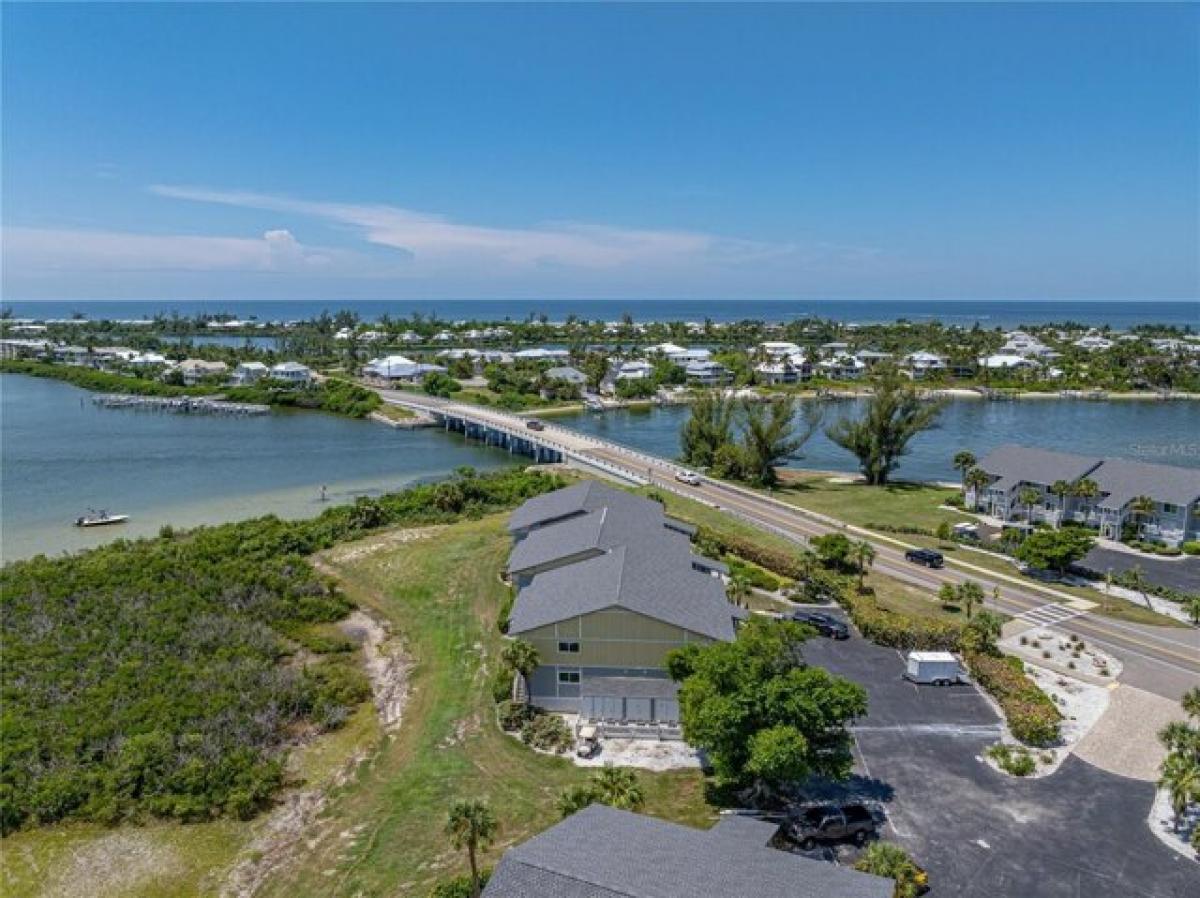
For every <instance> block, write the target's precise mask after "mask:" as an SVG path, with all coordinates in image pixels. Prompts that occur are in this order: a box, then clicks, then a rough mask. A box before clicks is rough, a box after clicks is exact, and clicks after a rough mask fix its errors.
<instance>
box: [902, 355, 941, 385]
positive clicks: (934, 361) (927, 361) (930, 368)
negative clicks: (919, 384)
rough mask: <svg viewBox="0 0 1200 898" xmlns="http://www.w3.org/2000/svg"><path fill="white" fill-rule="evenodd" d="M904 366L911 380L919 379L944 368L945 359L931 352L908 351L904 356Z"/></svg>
mask: <svg viewBox="0 0 1200 898" xmlns="http://www.w3.org/2000/svg"><path fill="white" fill-rule="evenodd" d="M904 367H905V368H906V369H907V370H908V372H909V373H910V374H911V375H912V377H913V380H920V379H921V378H923V377H928V376H929V375H930V374H937V373H939V372H941V371H945V370H946V359H945V357H943V356H940V355H938V354H937V353H933V352H923V351H922V352H910V353H909V354H908V355H906V356H905V357H904Z"/></svg>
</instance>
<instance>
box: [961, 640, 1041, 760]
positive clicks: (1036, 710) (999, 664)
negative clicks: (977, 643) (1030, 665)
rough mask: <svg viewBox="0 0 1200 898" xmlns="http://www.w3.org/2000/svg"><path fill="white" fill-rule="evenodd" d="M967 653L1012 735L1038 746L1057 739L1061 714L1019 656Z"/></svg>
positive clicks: (973, 673) (975, 674) (977, 678)
mask: <svg viewBox="0 0 1200 898" xmlns="http://www.w3.org/2000/svg"><path fill="white" fill-rule="evenodd" d="M964 657H965V659H966V662H967V668H968V669H969V670H970V671H971V676H973V677H974V678H975V682H976V683H978V684H979V685H980V686H982V687H983V688H984V689H985V690H987V692H988V694H989V695H991V696H992V698H994V699H995V700H996V701H997V702H998V703H999V704H1000V708H1001V709H1002V710H1003V711H1004V717H1005V719H1006V720H1007V721H1008V728H1009V730H1011V731H1012V734H1013V736H1015V737H1016V738H1017V739H1019V740H1020V741H1022V742H1024V743H1025V744H1026V745H1032V746H1035V747H1037V748H1044V747H1046V746H1049V745H1053V744H1054V743H1056V742H1057V741H1058V739H1059V724H1060V722H1061V721H1062V714H1060V713H1059V710H1058V708H1057V707H1056V706H1055V704H1054V702H1053V701H1052V700H1051V699H1050V697H1049V696H1048V695H1046V693H1044V692H1042V690H1041V689H1039V688H1038V687H1037V684H1036V683H1034V682H1033V680H1031V679H1029V677H1027V676H1026V675H1025V666H1024V664H1023V663H1022V662H1021V659H1020V658H1016V657H1013V656H1012V655H998V654H996V655H993V654H989V653H986V652H966V653H965V654H964Z"/></svg>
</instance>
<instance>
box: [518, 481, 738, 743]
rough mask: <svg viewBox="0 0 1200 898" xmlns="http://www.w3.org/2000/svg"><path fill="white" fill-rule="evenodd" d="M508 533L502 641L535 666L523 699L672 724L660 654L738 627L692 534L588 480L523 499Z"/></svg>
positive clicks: (726, 636) (672, 702)
mask: <svg viewBox="0 0 1200 898" xmlns="http://www.w3.org/2000/svg"><path fill="white" fill-rule="evenodd" d="M509 530H510V531H511V532H512V534H513V539H514V540H515V543H514V545H513V549H512V553H511V554H510V556H509V560H508V575H509V577H510V579H511V581H512V583H513V585H514V587H515V588H516V590H517V596H516V601H515V603H514V604H513V610H512V615H511V617H510V618H509V625H508V633H509V635H510V636H519V637H521V638H522V639H525V640H527V641H529V642H530V643H532V644H533V645H534V646H535V647H536V648H537V650H538V655H539V658H540V659H541V665H540V666H539V667H538V669H537V670H536V671H535V672H534V674H533V676H532V677H530V682H529V699H530V701H531V702H533V703H534V704H536V705H539V706H541V707H543V708H548V709H550V710H553V711H570V712H580V713H581V716H583V717H584V718H585V719H589V720H596V721H607V722H620V723H625V722H632V723H653V724H673V723H675V722H677V721H678V719H679V708H678V702H677V701H676V688H675V684H674V683H673V682H671V681H670V680H669V679H668V678H667V672H666V669H665V666H666V656H667V653H668V652H670V651H671V650H672V649H674V648H677V647H679V646H684V645H688V644H691V643H710V642H714V641H729V640H731V639H733V637H734V626H735V622H736V621H737V620H739V619H740V618H741V617H742V612H741V611H740V610H739V609H737V608H736V607H734V606H733V605H731V604H730V603H729V601H728V600H727V599H726V598H725V588H724V584H723V581H722V574H724V573H726V572H727V569H726V567H725V565H723V564H721V563H720V562H718V561H713V560H711V559H708V558H704V557H702V556H700V555H696V554H695V553H694V552H693V551H692V545H691V533H692V528H691V527H689V526H688V525H686V524H684V523H682V522H680V521H677V520H674V519H673V518H671V517H669V516H668V515H667V514H665V513H664V511H663V507H662V505H661V504H660V503H658V502H655V501H653V500H651V499H646V498H644V497H641V496H636V495H633V494H632V493H628V492H625V491H624V490H619V489H614V488H612V487H609V486H605V485H604V484H601V483H596V482H594V481H588V482H584V483H579V484H576V485H575V486H571V487H568V488H566V489H563V490H557V491H556V492H553V493H548V494H546V495H543V496H538V497H536V498H534V499H531V500H529V501H528V502H526V503H525V504H524V505H522V506H521V507H520V508H518V509H517V510H516V511H515V512H513V514H512V517H511V518H510V520H509Z"/></svg>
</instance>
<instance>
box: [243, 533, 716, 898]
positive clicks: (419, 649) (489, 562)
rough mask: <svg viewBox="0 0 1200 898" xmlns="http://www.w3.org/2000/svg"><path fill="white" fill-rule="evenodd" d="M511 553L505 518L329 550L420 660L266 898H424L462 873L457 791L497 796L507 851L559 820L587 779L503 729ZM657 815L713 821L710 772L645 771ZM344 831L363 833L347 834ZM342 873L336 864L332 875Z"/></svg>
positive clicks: (352, 588) (490, 799)
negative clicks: (393, 714)
mask: <svg viewBox="0 0 1200 898" xmlns="http://www.w3.org/2000/svg"><path fill="white" fill-rule="evenodd" d="M509 549H510V540H509V537H508V534H507V532H506V531H505V528H504V520H503V518H502V517H500V516H492V517H488V518H484V519H482V520H478V521H471V522H466V523H460V524H456V525H455V526H453V527H449V528H446V529H443V530H440V531H427V532H425V533H424V535H422V536H420V537H419V538H412V539H409V540H408V541H407V542H405V543H403V544H402V545H397V544H395V543H392V542H389V534H388V533H386V532H384V533H381V534H379V535H377V536H375V537H371V538H369V539H367V540H364V541H362V542H359V543H353V544H349V545H345V546H339V547H337V548H334V549H332V550H331V551H329V552H328V553H326V554H324V555H322V556H321V559H322V564H323V565H324V566H325V567H326V568H327V569H328V570H329V571H331V572H332V573H333V574H335V575H336V576H337V578H338V580H339V582H340V584H341V585H342V588H343V589H344V590H345V592H346V594H347V595H348V596H349V597H350V598H351V599H352V600H354V601H355V602H356V603H357V604H358V605H360V606H361V607H364V608H367V609H369V610H370V611H371V613H372V614H375V615H377V616H379V617H380V618H381V619H383V620H385V621H387V622H388V624H389V625H390V626H391V628H392V629H393V630H394V631H395V632H396V633H398V634H402V636H403V638H404V644H405V647H406V650H407V651H408V653H409V654H410V655H411V657H412V659H413V667H412V672H411V676H410V683H409V686H410V694H409V698H408V701H407V704H406V705H405V709H404V723H403V725H402V726H401V727H400V728H399V729H398V730H397V731H396V733H395V735H394V736H391V737H389V738H388V739H387V740H385V741H384V742H382V743H381V744H380V745H379V748H378V751H377V752H376V753H375V754H373V755H372V757H371V759H370V761H369V763H368V764H365V765H364V766H363V767H362V768H360V772H359V774H358V775H357V776H356V777H355V779H354V780H353V781H352V782H350V783H349V784H348V785H347V786H345V787H344V788H343V789H341V790H339V793H338V794H337V795H336V797H335V799H334V801H333V802H332V803H331V805H330V807H329V809H328V811H327V814H326V818H325V819H326V822H327V825H326V826H323V827H322V829H321V832H322V833H323V834H324V836H323V838H321V839H320V840H319V841H316V842H315V843H314V844H312V845H311V847H306V849H305V851H304V852H303V855H302V856H301V857H299V858H298V859H297V860H296V863H295V864H294V865H291V866H289V867H288V868H287V869H286V870H283V871H281V873H280V874H279V875H278V876H277V877H276V878H274V879H273V880H271V881H270V882H269V883H268V885H267V887H266V888H265V889H264V891H263V894H264V896H266V898H276V896H290V895H296V894H303V895H306V896H314V898H316V896H326V895H344V894H362V895H367V896H382V895H394V894H396V893H397V892H400V893H402V894H412V895H423V894H425V893H427V892H428V890H429V889H430V888H432V887H433V886H434V884H435V883H436V882H437V881H439V880H441V879H443V878H445V877H448V876H452V875H455V874H457V873H461V872H465V870H466V868H467V860H466V857H465V856H464V854H463V852H461V851H455V850H454V849H452V847H451V846H449V845H448V844H447V843H446V840H445V837H444V836H443V835H442V832H441V828H440V826H439V825H438V821H440V820H442V819H444V817H445V814H446V809H447V808H448V807H449V806H450V805H451V804H452V803H453V802H454V801H455V800H457V799H459V798H463V797H470V798H472V799H478V800H482V801H486V802H487V803H488V804H489V805H490V806H491V808H492V809H493V811H494V813H495V816H496V820H497V821H498V823H499V827H500V829H499V834H498V838H497V842H496V847H494V848H491V849H488V850H486V851H481V852H480V857H479V863H480V866H481V867H483V866H486V865H487V864H490V863H493V862H495V860H496V859H497V858H498V856H499V852H500V850H501V848H503V847H507V846H509V845H512V844H515V843H517V842H520V841H523V840H524V839H527V838H529V837H530V836H532V835H534V834H535V833H537V832H540V831H542V830H544V829H545V828H547V827H548V826H550V825H551V824H553V823H554V822H555V821H556V820H558V819H559V816H560V814H559V811H558V807H557V803H558V799H559V796H560V795H561V794H562V792H563V791H564V790H565V789H568V788H570V787H572V786H576V785H580V784H581V783H584V782H585V778H586V777H585V772H584V771H582V770H580V769H579V768H577V767H575V766H574V765H573V764H572V763H571V762H570V761H569V760H567V759H565V758H560V757H554V756H552V755H548V754H541V753H537V752H533V751H531V750H530V749H529V748H527V747H526V746H525V745H523V744H522V743H521V742H520V741H519V740H518V739H517V738H514V737H513V736H511V735H508V734H506V733H505V732H503V731H502V730H501V729H500V727H499V726H498V725H497V724H496V704H495V701H494V699H493V696H492V692H491V684H492V681H493V679H494V676H495V674H496V672H497V671H498V670H500V669H501V667H502V665H503V662H502V660H501V653H502V650H503V648H504V647H505V645H506V644H507V640H505V639H504V638H503V637H502V636H501V634H500V632H499V629H498V628H497V619H498V615H499V611H500V607H501V605H502V604H503V602H504V600H505V598H506V597H507V595H508V587H507V586H505V585H504V584H503V583H502V582H501V581H500V580H499V578H498V577H497V572H498V571H499V570H500V569H501V568H502V567H503V565H504V561H505V558H506V557H507V555H508V552H509ZM639 782H640V785H641V787H642V789H643V791H644V793H645V800H646V804H645V810H646V812H647V813H650V814H653V815H656V816H659V817H663V818H666V819H670V820H675V821H677V822H680V823H686V824H689V825H693V826H707V825H710V824H711V822H712V821H713V819H714V816H715V815H714V813H713V811H712V810H711V809H710V808H709V807H708V805H707V804H706V803H705V798H704V779H703V776H702V775H701V774H700V772H699V771H695V770H688V771H684V770H681V771H671V772H667V773H660V774H642V775H641V777H640V780H639ZM347 830H353V831H354V832H359V831H361V832H362V833H363V835H362V836H361V837H359V838H355V839H353V840H350V841H347V840H346V839H345V838H342V837H341V836H340V833H343V832H345V831H347ZM327 871H333V872H327Z"/></svg>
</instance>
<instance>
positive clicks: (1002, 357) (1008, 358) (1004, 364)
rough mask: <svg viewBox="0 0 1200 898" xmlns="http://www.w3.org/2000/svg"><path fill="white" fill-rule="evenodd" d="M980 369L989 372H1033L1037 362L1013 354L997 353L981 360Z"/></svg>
mask: <svg viewBox="0 0 1200 898" xmlns="http://www.w3.org/2000/svg"><path fill="white" fill-rule="evenodd" d="M979 367H980V368H984V369H986V370H988V371H1032V370H1033V369H1034V368H1037V367H1038V364H1037V362H1035V361H1033V359H1031V358H1028V357H1027V356H1023V355H1017V354H1015V353H1011V352H997V353H994V354H992V355H986V356H983V357H982V358H980V359H979Z"/></svg>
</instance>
